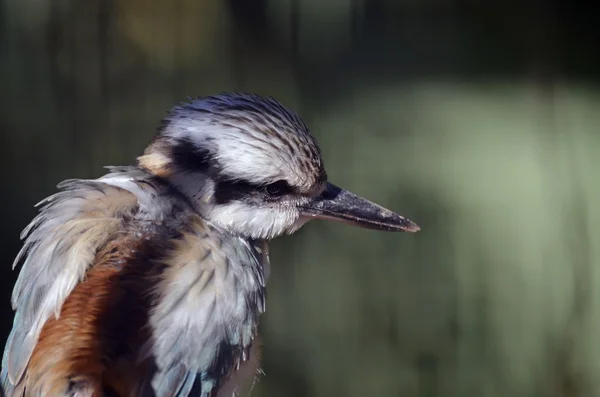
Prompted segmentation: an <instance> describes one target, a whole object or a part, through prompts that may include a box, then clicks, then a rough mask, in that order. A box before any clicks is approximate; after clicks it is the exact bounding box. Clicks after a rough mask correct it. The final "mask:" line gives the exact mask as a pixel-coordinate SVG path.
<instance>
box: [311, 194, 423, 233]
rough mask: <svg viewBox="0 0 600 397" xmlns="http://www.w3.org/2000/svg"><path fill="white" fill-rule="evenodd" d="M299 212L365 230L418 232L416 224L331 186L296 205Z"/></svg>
mask: <svg viewBox="0 0 600 397" xmlns="http://www.w3.org/2000/svg"><path fill="white" fill-rule="evenodd" d="M300 212H301V214H302V215H303V216H305V217H309V218H315V219H329V220H334V221H339V222H344V223H348V224H351V225H355V226H359V227H364V228H367V229H375V230H385V231H389V232H417V231H419V230H421V228H420V227H419V226H418V225H417V224H416V223H414V222H412V221H410V220H408V219H406V218H404V217H402V216H400V215H398V214H396V213H394V212H392V211H390V210H388V209H386V208H383V207H381V206H379V205H377V204H375V203H373V202H371V201H369V200H367V199H365V198H362V197H360V196H357V195H355V194H353V193H350V192H349V191H347V190H344V189H341V188H339V187H337V186H335V185H333V184H331V183H328V184H327V187H326V188H325V190H324V191H323V193H321V194H320V195H319V196H317V197H315V198H314V199H313V200H312V201H310V202H309V203H308V204H304V205H302V206H300Z"/></svg>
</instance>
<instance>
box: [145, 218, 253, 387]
mask: <svg viewBox="0 0 600 397" xmlns="http://www.w3.org/2000/svg"><path fill="white" fill-rule="evenodd" d="M173 247H174V248H173V251H172V253H171V255H170V257H169V258H167V259H166V261H165V265H166V268H165V271H164V272H163V274H162V280H161V282H160V283H159V286H158V290H157V291H156V293H157V297H156V301H157V302H158V304H157V305H156V307H155V309H154V311H153V312H152V313H151V316H150V326H151V329H152V334H153V335H154V336H153V338H152V340H150V341H149V342H148V344H147V345H146V347H145V348H144V349H143V351H142V356H141V359H146V358H148V357H152V359H153V360H154V362H155V365H156V368H157V369H156V371H153V372H152V373H150V374H149V376H148V378H147V379H146V380H144V383H146V384H147V386H148V387H150V388H151V392H149V393H145V392H140V393H139V395H140V396H146V395H153V396H156V397H172V396H173V397H175V396H176V397H186V396H202V397H208V396H214V395H215V393H216V392H217V391H218V389H219V387H220V386H221V385H222V383H223V381H224V380H225V379H226V378H227V377H228V376H229V375H230V374H231V372H232V371H233V370H235V369H237V368H238V367H239V366H240V364H242V363H243V362H244V361H246V360H247V359H248V353H249V349H250V348H251V346H252V342H253V340H254V337H255V335H256V330H257V325H258V317H259V314H260V313H261V312H263V311H264V288H265V277H264V268H263V264H264V263H263V261H261V257H262V255H261V253H262V251H260V248H258V249H257V248H256V247H255V246H253V245H252V244H251V243H249V242H247V241H244V240H241V239H237V238H235V237H231V236H229V237H226V236H223V235H221V234H220V233H219V232H217V231H215V230H213V229H211V228H210V227H209V226H207V225H206V224H204V223H203V222H202V221H201V220H199V219H198V221H197V222H192V226H191V227H190V230H188V231H186V232H184V233H182V235H181V237H180V238H178V239H177V240H176V241H174V244H173Z"/></svg>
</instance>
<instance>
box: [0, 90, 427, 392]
mask: <svg viewBox="0 0 600 397" xmlns="http://www.w3.org/2000/svg"><path fill="white" fill-rule="evenodd" d="M106 168H107V171H106V173H105V174H104V175H102V176H101V177H99V178H97V179H68V180H65V181H63V182H61V183H60V184H58V186H57V192H56V193H54V194H53V195H51V196H49V197H47V198H45V199H44V200H43V201H42V202H41V203H39V204H38V206H40V207H41V208H40V209H39V212H38V214H37V215H36V217H35V218H34V219H33V220H32V221H31V223H30V224H29V225H28V226H27V227H26V228H25V229H24V230H23V232H22V234H21V238H22V239H23V240H24V243H23V246H22V249H21V251H20V252H19V253H18V255H17V257H16V259H15V262H14V264H13V269H14V268H15V267H20V271H19V275H18V278H17V281H16V283H15V285H14V289H13V292H12V296H11V303H12V307H13V310H14V312H15V315H14V321H13V327H12V330H11V332H10V335H9V337H8V339H7V342H6V346H5V350H4V355H3V358H2V370H1V373H0V381H1V385H2V386H1V387H2V391H3V393H4V395H5V396H6V397H13V396H17V397H21V396H27V397H29V396H36V397H37V396H43V397H59V396H60V397H62V396H68V397H92V396H93V397H99V396H107V397H117V396H118V397H125V396H127V397H147V396H148V397H150V396H151V397H171V396H172V397H186V396H199V397H234V396H239V395H242V394H241V393H242V392H244V393H245V392H248V391H249V390H251V389H252V385H253V383H254V381H255V380H256V378H257V377H258V374H259V373H260V372H261V364H260V362H261V360H260V355H261V349H262V340H261V338H260V335H258V324H259V319H260V316H261V315H262V313H264V312H265V300H266V284H267V280H268V278H269V276H270V266H271V265H270V259H269V242H270V241H271V240H272V239H274V238H276V237H279V236H282V235H289V234H292V233H294V232H295V231H297V230H298V229H299V228H300V227H302V226H303V225H304V224H305V223H307V222H308V221H310V220H312V219H327V220H333V221H338V222H343V223H346V224H349V225H354V226H359V227H363V228H367V229H374V230H380V231H397V232H416V231H418V230H420V227H419V226H418V225H417V224H416V223H414V222H412V221H411V220H409V219H408V218H406V217H403V216H400V215H398V214H397V213H395V212H392V211H391V210H388V209H386V208H383V207H381V206H379V205H377V204H375V203H373V202H371V201H369V200H367V199H366V198H363V197H360V196H358V195H356V194H353V193H351V192H349V191H347V190H345V189H342V188H340V187H338V186H336V185H334V184H333V183H331V182H329V180H328V176H327V173H326V171H325V166H324V161H323V158H322V154H321V150H320V148H319V145H318V143H317V141H316V139H315V138H314V136H313V135H312V133H311V132H310V130H309V128H308V127H307V125H306V124H305V122H304V121H303V119H302V118H301V117H300V116H299V115H298V114H297V113H296V112H294V111H292V110H291V109H290V108H288V107H286V106H285V105H283V104H282V103H281V102H279V101H278V100H276V99H274V98H273V97H266V96H260V95H257V94H252V93H237V92H233V93H220V94H215V95H211V96H203V97H197V98H187V100H186V101H184V102H182V103H180V104H177V105H175V106H173V107H172V108H171V109H170V111H168V112H167V114H166V116H165V117H164V118H163V119H162V122H161V123H160V126H159V128H158V131H157V133H156V134H155V135H154V137H153V138H152V140H151V141H150V142H149V143H148V145H147V146H146V148H145V150H144V151H143V152H142V153H141V154H140V156H139V157H137V159H136V162H135V165H129V166H109V167H106Z"/></svg>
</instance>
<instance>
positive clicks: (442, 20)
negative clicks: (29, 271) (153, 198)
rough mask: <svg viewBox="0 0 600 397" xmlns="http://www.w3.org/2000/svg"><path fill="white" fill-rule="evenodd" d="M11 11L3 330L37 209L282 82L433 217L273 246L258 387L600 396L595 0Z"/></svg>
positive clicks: (7, 7) (329, 147)
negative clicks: (207, 111)
mask: <svg viewBox="0 0 600 397" xmlns="http://www.w3.org/2000/svg"><path fill="white" fill-rule="evenodd" d="M580 3H581V2H569V1H551V0H548V1H542V0H539V1H533V0H526V1H522V2H509V1H502V2H499V1H498V2H496V1H488V2H478V1H470V0H421V1H411V0H397V1H393V0H327V1H325V0H246V1H245V0H229V1H221V0H171V1H167V0H163V1H159V0H2V1H1V2H0V4H1V7H0V109H1V117H0V131H1V134H0V139H1V145H0V148H1V149H0V150H2V152H1V156H0V161H1V167H0V170H1V172H2V174H1V178H2V179H1V184H0V186H1V189H2V192H1V193H2V194H1V195H0V196H1V199H2V205H1V206H0V208H1V209H2V212H3V213H2V222H1V228H0V230H1V233H2V235H1V237H2V243H1V244H0V250H1V252H0V258H1V259H2V263H3V265H2V266H1V267H0V274H1V277H2V278H1V280H0V285H1V290H0V303H1V304H0V335H1V336H2V340H4V339H5V337H6V335H7V334H8V332H9V329H10V326H11V322H12V312H11V308H10V303H9V295H10V291H11V288H12V284H13V282H14V280H15V277H16V273H15V272H12V271H11V269H10V268H11V263H12V260H13V258H14V256H15V255H16V253H17V251H18V249H19V247H20V242H19V239H18V235H19V232H20V230H21V229H22V228H23V227H24V226H25V225H26V224H27V223H28V221H29V220H30V219H31V217H32V216H33V215H34V214H35V210H34V208H33V205H34V204H35V203H36V202H38V201H39V200H40V199H41V198H43V197H44V196H47V195H49V194H50V193H52V192H53V191H54V187H55V185H56V184H57V183H58V182H59V181H61V180H63V179H66V178H73V177H86V178H92V177H97V176H99V175H101V174H102V173H103V169H102V166H104V165H122V164H130V163H132V162H133V161H134V159H135V157H136V156H137V155H139V154H140V153H141V152H142V150H143V148H144V146H145V144H146V143H147V142H148V141H149V140H150V139H151V137H152V136H153V134H154V132H155V131H156V127H157V126H158V123H159V120H160V119H161V118H162V117H163V115H164V114H165V112H166V111H167V109H168V108H169V107H170V106H172V105H173V104H174V103H177V102H179V101H181V100H183V99H185V97H186V96H200V95H206V94H214V93H218V92H222V91H234V90H235V91H253V92H257V93H259V94H264V95H272V96H275V97H276V98H278V99H280V100H281V101H282V102H284V103H286V104H287V105H289V106H290V107H292V108H294V109H296V110H297V111H298V112H299V113H300V114H301V115H302V116H303V117H304V119H305V120H306V122H307V123H308V125H309V126H310V128H311V129H312V131H313V133H314V134H315V135H316V136H317V139H318V140H319V141H320V143H321V146H322V150H323V152H324V156H325V162H326V165H327V168H328V171H329V175H330V179H331V180H332V181H335V183H337V184H339V185H342V186H344V187H346V188H348V189H351V190H353V191H355V192H357V193H359V194H361V195H364V196H367V197H369V198H370V199H372V200H374V201H377V202H379V203H381V204H383V205H385V206H387V207H390V208H393V209H395V210H397V211H398V212H400V213H401V214H403V215H406V216H408V217H410V218H411V219H413V220H415V221H416V222H417V223H419V224H420V225H421V226H422V231H421V232H420V233H418V234H410V235H399V234H386V233H377V232H370V231H366V230H360V229H352V228H348V227H344V226H342V225H338V224H328V223H326V222H313V223H311V224H309V225H307V226H306V227H305V228H303V229H302V230H301V231H300V232H299V233H297V234H296V235H294V236H292V237H288V238H282V239H280V240H278V241H276V242H274V243H273V244H272V262H273V274H272V277H271V280H270V286H269V297H268V298H269V300H268V305H267V309H268V310H267V314H266V315H265V316H264V317H263V321H262V333H263V335H264V340H265V350H264V370H265V372H266V376H265V377H263V378H262V380H261V382H260V383H259V384H258V386H257V388H256V389H255V391H254V393H253V396H256V397H281V396H289V397H305V396H310V397H325V396H327V397H334V396H340V397H341V396H344V397H358V396H360V397H364V396H377V397H379V396H381V397H383V396H403V397H454V396H456V397H471V396H472V397H520V396H524V397H532V396H533V397H537V396H540V397H588V396H589V397H594V396H600V269H599V265H600V244H599V239H600V180H599V176H598V174H597V173H598V172H599V170H600V134H599V133H600V131H599V129H600V127H599V126H600V85H599V81H600V68H599V67H600V62H599V58H600V47H599V42H600V29H599V28H598V26H597V25H598V18H597V14H596V13H595V12H594V11H593V9H594V5H593V2H590V3H588V5H585V4H580Z"/></svg>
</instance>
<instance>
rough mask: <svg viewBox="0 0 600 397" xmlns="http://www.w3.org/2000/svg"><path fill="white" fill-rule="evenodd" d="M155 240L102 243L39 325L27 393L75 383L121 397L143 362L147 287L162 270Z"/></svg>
mask: <svg viewBox="0 0 600 397" xmlns="http://www.w3.org/2000/svg"><path fill="white" fill-rule="evenodd" d="M157 247H158V244H157V242H156V241H154V239H149V238H144V237H142V238H137V239H134V238H132V237H131V236H122V237H121V238H118V239H115V240H113V241H112V242H111V243H109V244H107V245H106V246H105V247H104V248H103V249H102V250H101V251H100V252H99V253H98V254H97V256H96V261H95V265H94V266H93V268H92V269H90V270H89V271H88V272H87V274H86V278H85V280H84V281H83V282H81V283H80V284H79V285H78V286H77V287H76V288H75V290H74V291H73V292H72V293H71V294H70V295H69V297H68V298H67V300H66V301H65V303H64V305H63V307H62V310H61V313H60V316H59V318H58V319H56V318H52V319H50V320H49V321H48V322H47V323H46V324H45V325H44V328H43V329H42V333H41V335H40V338H39V341H38V343H37V345H36V347H35V349H34V352H33V354H32V357H31V361H30V364H29V368H28V371H27V374H26V379H25V382H26V384H25V388H26V390H28V391H38V390H44V391H46V390H48V391H50V392H51V393H54V392H58V393H60V392H61V391H62V392H63V393H64V391H66V390H68V389H69V388H70V387H71V388H72V387H73V386H74V385H75V386H76V387H83V388H85V389H86V390H92V391H93V392H92V394H90V395H93V396H102V395H104V394H103V391H104V390H107V389H108V390H111V391H112V392H113V393H114V394H117V395H121V396H126V395H129V394H130V392H131V390H132V389H133V388H134V387H135V386H136V379H139V377H140V376H141V375H142V374H143V371H144V366H141V367H138V368H136V365H135V364H136V362H135V355H136V353H137V351H138V349H139V347H140V345H141V344H142V343H144V342H145V341H146V340H147V339H148V335H147V329H146V327H145V326H146V323H147V317H148V311H149V307H150V300H149V298H150V296H149V291H152V290H153V287H154V284H155V283H156V282H157V281H158V274H159V273H160V272H161V270H162V269H161V267H162V266H161V265H158V262H157V261H155V260H154V258H156V257H157V256H158V251H157Z"/></svg>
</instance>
